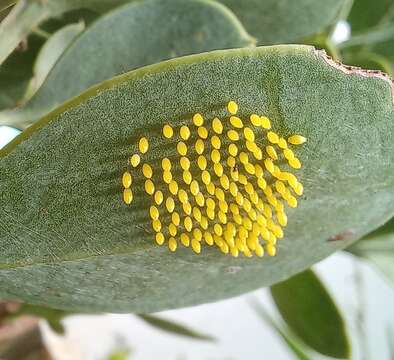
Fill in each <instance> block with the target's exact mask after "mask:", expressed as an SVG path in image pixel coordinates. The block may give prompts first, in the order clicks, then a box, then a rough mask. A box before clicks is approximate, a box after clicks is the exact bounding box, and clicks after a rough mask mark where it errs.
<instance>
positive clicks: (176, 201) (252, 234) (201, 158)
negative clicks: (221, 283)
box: [122, 101, 306, 257]
mask: <svg viewBox="0 0 394 360" xmlns="http://www.w3.org/2000/svg"><path fill="white" fill-rule="evenodd" d="M227 110H228V112H229V113H230V116H229V117H228V119H225V120H220V119H219V118H217V117H215V118H214V119H213V120H212V121H210V122H207V121H206V120H205V119H204V117H203V116H202V115H201V114H199V113H197V114H194V116H193V117H192V119H191V121H190V123H189V124H182V125H178V126H173V125H170V124H165V125H164V126H163V128H162V136H163V137H164V138H166V139H174V137H175V138H176V140H177V141H176V152H177V159H176V160H174V159H173V160H172V161H171V160H170V159H169V158H167V157H164V158H163V159H161V167H160V168H159V169H153V168H152V166H151V165H149V164H148V163H147V162H143V161H142V159H141V158H142V157H143V154H145V153H147V152H148V150H149V140H148V139H147V138H146V137H142V138H140V139H139V143H138V149H139V153H135V154H133V155H132V156H131V157H130V158H129V164H130V168H131V169H130V170H129V171H126V172H124V173H123V176H122V185H123V201H124V203H125V204H127V205H130V204H132V201H133V190H132V184H133V172H135V171H141V172H142V175H143V178H144V180H143V181H144V189H145V192H146V194H147V195H148V196H149V197H150V198H151V201H152V205H151V206H150V208H149V215H148V216H149V217H150V218H151V224H152V232H153V234H154V238H155V241H156V243H157V244H158V245H163V244H164V243H167V245H168V248H169V250H170V251H172V252H173V251H175V250H176V249H177V248H178V246H179V245H180V244H182V245H183V246H185V247H190V246H191V248H192V249H193V251H194V252H195V253H197V254H199V253H200V252H201V246H202V244H204V243H205V244H206V245H208V246H216V247H218V248H219V249H220V251H221V252H223V253H225V254H228V253H230V254H231V255H232V256H234V257H237V256H238V255H239V253H243V254H244V255H245V256H247V257H251V256H252V255H253V253H254V254H256V255H257V256H259V257H261V256H263V255H264V252H265V251H266V252H267V253H268V255H270V256H275V255H276V244H277V239H282V238H283V236H284V233H283V228H284V227H286V225H287V215H286V212H285V208H286V206H288V207H291V208H295V207H297V196H301V195H302V193H303V186H302V184H301V182H299V181H298V179H297V177H296V176H295V175H294V174H293V173H292V172H290V170H291V169H299V168H301V161H300V160H299V159H298V158H297V157H296V155H295V154H294V152H293V150H291V149H290V145H301V144H303V143H304V142H305V141H306V138H305V137H303V136H301V135H292V136H290V137H289V138H288V139H287V140H286V139H285V138H283V137H280V136H279V135H278V134H277V133H275V132H274V131H273V130H272V129H271V121H270V120H269V119H268V118H267V117H265V116H260V115H257V114H252V115H250V116H249V118H248V119H247V121H245V120H242V119H241V118H240V117H238V116H236V115H237V112H238V105H237V103H236V102H234V101H230V102H229V103H228V104H227ZM261 131H263V134H264V135H265V139H264V135H263V136H261V135H262V134H260V133H259V132H261ZM256 140H257V141H256ZM263 142H265V146H259V145H258V143H259V144H260V143H263ZM171 144H173V142H171ZM174 161H177V162H178V164H179V166H180V169H181V173H179V172H178V173H177V176H174V175H175V174H174V172H173V171H172V169H174V167H175V166H174V165H175V164H174ZM141 162H143V163H142V164H141ZM178 164H176V166H177V167H178ZM279 165H282V168H280V167H279ZM283 166H285V167H287V171H286V170H283ZM154 172H155V176H154ZM192 173H193V174H194V176H193V174H192ZM196 174H197V176H196ZM155 179H156V181H154V180H155ZM164 214H165V215H167V216H165V218H166V219H170V220H168V221H167V223H164V222H163V215H164ZM168 215H169V216H168Z"/></svg>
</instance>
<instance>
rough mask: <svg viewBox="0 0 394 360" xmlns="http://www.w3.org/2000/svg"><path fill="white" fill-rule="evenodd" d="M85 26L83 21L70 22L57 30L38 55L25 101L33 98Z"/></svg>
mask: <svg viewBox="0 0 394 360" xmlns="http://www.w3.org/2000/svg"><path fill="white" fill-rule="evenodd" d="M84 28H85V25H84V23H83V22H80V23H77V24H70V25H67V26H65V27H63V28H62V29H60V30H58V31H57V32H55V33H54V34H53V35H52V36H51V37H50V38H49V39H48V41H47V42H46V43H45V44H44V46H43V47H42V48H41V49H40V52H39V54H38V55H37V58H36V61H35V64H34V68H33V77H32V79H31V80H30V82H29V85H28V86H27V90H26V93H25V96H24V99H23V101H24V102H26V101H27V100H28V99H29V98H31V97H32V96H33V95H34V94H35V92H36V91H37V89H39V88H40V86H41V85H42V83H43V82H44V81H45V79H46V77H47V76H48V73H49V72H50V71H51V69H52V68H53V66H54V65H55V64H56V62H57V60H58V59H59V57H60V56H61V55H62V54H63V52H64V51H65V50H66V49H67V47H68V46H69V45H70V44H71V43H72V42H73V41H74V40H75V38H76V37H77V36H78V35H79V34H80V33H81V32H82V31H83V30H84Z"/></svg>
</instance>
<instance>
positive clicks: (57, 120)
mask: <svg viewBox="0 0 394 360" xmlns="http://www.w3.org/2000/svg"><path fill="white" fill-rule="evenodd" d="M391 86H392V85H391V83H390V81H388V80H387V79H385V78H383V77H382V76H381V75H380V76H372V75H371V74H368V73H360V72H355V73H351V72H350V73H347V72H345V71H342V70H341V68H339V66H338V65H335V64H332V63H329V62H328V60H327V58H326V57H325V56H324V54H323V53H321V52H317V51H316V50H315V49H313V48H312V47H308V46H278V47H262V48H257V49H247V48H244V49H234V50H224V51H216V52H210V53H204V54H199V55H194V56H189V57H184V58H177V59H174V60H170V61H167V62H163V63H159V64H156V65H152V66H149V67H145V68H141V69H138V70H135V71H132V72H130V73H127V74H123V75H121V76H118V77H116V78H114V79H111V80H108V81H106V82H104V83H101V84H100V85H98V86H97V87H93V88H91V89H90V90H88V91H87V92H85V93H83V94H82V95H81V96H79V97H76V98H74V99H73V100H71V101H69V102H67V103H66V104H64V105H62V106H61V107H59V108H58V109H57V110H56V111H54V112H52V113H51V114H49V115H48V116H47V117H45V118H43V119H42V120H40V121H39V122H38V123H36V124H35V125H34V126H33V127H30V128H29V129H28V130H26V131H25V132H23V133H22V134H21V135H20V136H19V137H17V138H16V139H15V140H14V141H13V142H11V143H10V144H9V145H7V146H6V147H5V148H4V149H3V150H1V152H0V157H1V158H0V198H1V202H0V219H1V222H0V225H1V228H2V231H1V232H0V246H1V248H2V251H1V252H0V268H1V270H0V296H2V297H4V298H11V299H13V298H14V299H24V301H25V302H28V303H34V304H41V305H44V303H45V305H47V306H50V307H54V308H61V309H64V308H66V309H74V310H76V309H77V310H79V311H86V312H89V311H111V312H136V313H152V312H156V311H160V310H163V309H168V308H176V307H183V306H187V305H192V304H199V303H203V302H208V301H215V300H218V299H221V298H225V297H230V296H234V295H238V294H241V293H243V292H246V291H249V290H251V289H254V288H258V287H261V286H268V285H271V284H273V283H276V282H278V281H281V280H283V279H286V278H288V277H290V276H291V275H294V274H295V273H298V272H299V271H302V270H304V269H305V268H308V267H310V266H311V265H312V264H313V263H315V262H317V261H319V260H321V259H323V258H325V257H326V256H328V255H330V254H331V253H333V252H334V251H337V250H339V249H342V248H345V247H346V246H349V245H350V244H351V243H352V242H353V241H355V240H356V239H359V238H361V237H362V236H364V235H365V234H366V233H369V232H370V231H371V230H372V229H375V228H376V227H377V226H379V225H380V224H381V223H382V222H384V221H386V220H387V219H388V218H391V217H392V215H393V213H394V201H393V200H394V186H393V185H394V174H393V172H392V164H393V162H394V151H393V142H392V138H393V136H394V134H393V131H394V129H393V127H392V119H393V115H394V114H393V111H394V107H393V99H392V87H391ZM230 99H235V100H237V101H238V103H239V104H240V112H239V115H240V116H241V117H243V118H244V117H246V116H249V115H250V114H251V113H252V112H257V113H259V114H266V115H267V116H269V117H270V118H271V120H272V124H273V126H274V127H275V130H276V131H277V132H278V133H279V134H281V135H282V136H284V137H287V136H289V135H290V134H293V133H301V134H304V135H305V136H306V137H307V138H308V142H307V144H306V145H305V146H303V147H301V148H300V149H299V151H297V154H298V156H299V158H300V159H301V160H302V161H303V163H304V167H303V168H302V169H300V170H299V171H298V172H297V177H298V178H299V179H300V181H301V182H302V183H303V184H304V186H305V195H304V196H303V198H302V199H301V200H300V206H299V208H298V209H291V210H289V211H288V218H289V225H288V226H287V227H286V239H284V240H283V241H281V242H280V243H279V244H278V256H276V257H274V258H265V259H256V258H252V259H249V258H238V259H233V258H231V257H230V256H224V255H223V254H222V253H221V252H220V251H218V250H216V249H213V248H204V249H203V252H202V254H201V255H199V256H198V255H196V254H194V253H193V252H192V251H191V250H190V249H186V248H180V249H179V250H178V251H177V252H176V254H172V253H170V252H169V251H168V249H166V248H165V247H159V246H157V245H155V243H154V239H153V236H154V234H153V231H152V228H151V221H150V219H149V215H148V213H149V205H150V202H149V201H147V197H146V196H145V194H144V191H143V177H142V174H140V172H138V173H136V174H135V179H134V181H135V184H136V185H135V186H136V196H135V199H134V202H133V206H131V207H126V206H125V205H124V204H123V202H122V197H121V192H122V189H121V184H120V176H121V174H122V172H123V171H124V170H125V169H126V168H127V159H128V156H129V155H130V154H131V153H132V152H133V151H136V141H137V139H138V137H139V136H142V135H146V134H149V137H150V138H151V139H152V140H151V149H150V151H149V153H148V154H146V159H145V161H148V162H150V163H152V164H153V165H154V168H155V169H156V166H160V165H159V161H160V159H161V158H162V157H164V156H168V157H170V158H172V157H173V156H175V152H176V150H175V149H174V146H173V145H174V143H168V142H163V140H162V137H161V136H162V135H161V127H162V125H163V124H164V123H165V122H167V121H169V122H170V123H172V124H173V125H174V127H176V128H178V126H179V125H180V124H183V123H185V122H187V121H190V117H191V114H193V113H195V112H197V111H200V112H202V113H203V114H204V115H205V116H207V117H208V118H209V119H211V118H212V117H213V116H219V117H221V118H226V117H227V116H228V113H227V112H226V109H225V104H226V103H227V102H228V101H229V100H230ZM305 99H308V101H305ZM256 136H257V138H256V142H257V144H258V145H259V146H264V144H265V140H264V138H263V134H262V133H261V132H259V133H258V134H257V135H256ZM156 139H157V141H156ZM222 140H223V144H222V146H223V147H226V146H228V140H227V139H226V138H223V139H222ZM367 140H368V141H367ZM169 145H170V146H169ZM382 149H384V151H382ZM338 159H340V161H339V160H338ZM191 169H192V171H193V176H199V173H197V171H198V169H197V166H196V165H195V164H192V167H191ZM177 171H178V170H177ZM174 176H175V177H176V176H180V175H179V173H175V172H174ZM366 179H368V181H367V182H366ZM159 184H160V186H162V184H161V182H159ZM371 188H373V189H374V191H369V189H371ZM306 230H307V231H306ZM335 239H336V240H337V241H330V240H335Z"/></svg>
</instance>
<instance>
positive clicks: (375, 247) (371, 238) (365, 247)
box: [346, 218, 394, 284]
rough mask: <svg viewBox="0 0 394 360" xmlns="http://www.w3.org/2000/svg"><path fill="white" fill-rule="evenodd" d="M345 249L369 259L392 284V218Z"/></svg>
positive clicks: (393, 226) (393, 273)
mask: <svg viewBox="0 0 394 360" xmlns="http://www.w3.org/2000/svg"><path fill="white" fill-rule="evenodd" d="M346 250H347V251H350V252H351V253H352V254H354V255H357V256H360V257H362V258H364V259H367V260H369V261H370V262H371V263H372V264H374V265H375V266H376V267H377V268H378V269H380V270H381V271H382V273H383V274H384V275H385V276H387V278H388V279H389V280H390V281H391V282H392V283H393V284H394V261H393V259H394V218H392V219H391V220H390V221H388V222H387V223H386V224H385V225H383V226H382V227H380V228H379V229H377V230H375V231H373V232H372V233H370V234H369V235H367V236H366V237H365V238H363V239H361V240H360V241H357V242H356V243H355V244H354V245H352V246H350V247H349V248H348V249H346Z"/></svg>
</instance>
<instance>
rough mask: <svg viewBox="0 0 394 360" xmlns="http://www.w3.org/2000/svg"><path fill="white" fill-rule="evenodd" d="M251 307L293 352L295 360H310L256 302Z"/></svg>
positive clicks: (299, 346)
mask: <svg viewBox="0 0 394 360" xmlns="http://www.w3.org/2000/svg"><path fill="white" fill-rule="evenodd" d="M251 306H252V308H253V309H254V310H255V311H256V313H257V315H259V316H260V317H261V318H262V319H263V320H264V321H265V322H267V323H268V324H270V325H271V326H272V328H273V329H274V330H275V331H276V332H277V333H278V334H279V335H280V336H281V337H282V339H283V340H284V342H285V343H286V344H287V346H288V347H289V349H290V350H291V351H292V352H293V354H294V356H295V358H296V359H298V360H310V357H309V356H308V355H307V354H306V352H305V351H304V350H303V348H302V346H301V345H300V344H298V343H297V341H296V340H294V339H293V338H292V337H291V336H290V335H289V334H288V332H287V331H286V330H285V329H283V328H281V327H280V326H279V325H278V324H277V323H276V322H275V321H274V320H273V319H272V318H271V316H269V315H268V313H267V311H266V310H265V309H264V308H263V307H262V306H261V305H260V304H259V303H258V302H257V301H253V302H252V303H251Z"/></svg>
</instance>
